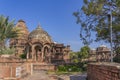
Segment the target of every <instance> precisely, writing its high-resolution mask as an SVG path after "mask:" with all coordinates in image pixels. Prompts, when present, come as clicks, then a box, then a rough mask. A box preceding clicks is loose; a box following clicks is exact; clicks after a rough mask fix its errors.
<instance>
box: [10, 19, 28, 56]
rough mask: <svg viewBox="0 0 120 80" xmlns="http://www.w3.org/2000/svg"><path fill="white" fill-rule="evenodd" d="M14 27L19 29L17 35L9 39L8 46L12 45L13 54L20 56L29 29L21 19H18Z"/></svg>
mask: <svg viewBox="0 0 120 80" xmlns="http://www.w3.org/2000/svg"><path fill="white" fill-rule="evenodd" d="M15 27H16V28H17V29H18V30H20V32H19V37H17V38H14V39H11V40H10V47H14V48H15V55H16V56H20V55H21V54H23V53H24V52H25V51H24V50H25V46H26V43H27V40H28V35H29V31H28V29H27V26H26V24H25V21H23V20H19V21H18V23H17V24H16V26H15Z"/></svg>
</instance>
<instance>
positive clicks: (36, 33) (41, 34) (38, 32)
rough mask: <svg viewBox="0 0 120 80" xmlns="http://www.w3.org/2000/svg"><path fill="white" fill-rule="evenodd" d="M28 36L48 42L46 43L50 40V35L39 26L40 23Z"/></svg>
mask: <svg viewBox="0 0 120 80" xmlns="http://www.w3.org/2000/svg"><path fill="white" fill-rule="evenodd" d="M28 38H29V39H32V40H33V39H38V40H40V41H41V42H48V43H51V42H52V39H51V37H50V35H49V34H48V33H47V32H46V31H44V30H43V29H42V28H41V27H40V25H38V27H37V28H36V29H35V30H33V31H32V32H31V33H30V34H29V36H28Z"/></svg>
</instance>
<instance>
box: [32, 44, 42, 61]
mask: <svg viewBox="0 0 120 80" xmlns="http://www.w3.org/2000/svg"><path fill="white" fill-rule="evenodd" d="M34 50H35V51H34V52H35V53H34V54H35V60H36V61H39V62H41V61H42V47H41V46H39V45H36V46H35V47H34Z"/></svg>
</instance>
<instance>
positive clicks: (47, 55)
mask: <svg viewBox="0 0 120 80" xmlns="http://www.w3.org/2000/svg"><path fill="white" fill-rule="evenodd" d="M43 54H44V55H43V61H44V62H46V63H50V62H51V50H50V46H48V45H47V46H46V45H45V46H44V49H43Z"/></svg>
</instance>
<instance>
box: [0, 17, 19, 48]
mask: <svg viewBox="0 0 120 80" xmlns="http://www.w3.org/2000/svg"><path fill="white" fill-rule="evenodd" d="M18 31H19V30H18V29H16V28H14V21H9V17H4V16H0V46H1V48H5V44H6V42H7V41H8V40H9V39H10V38H15V37H17V36H18Z"/></svg>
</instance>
